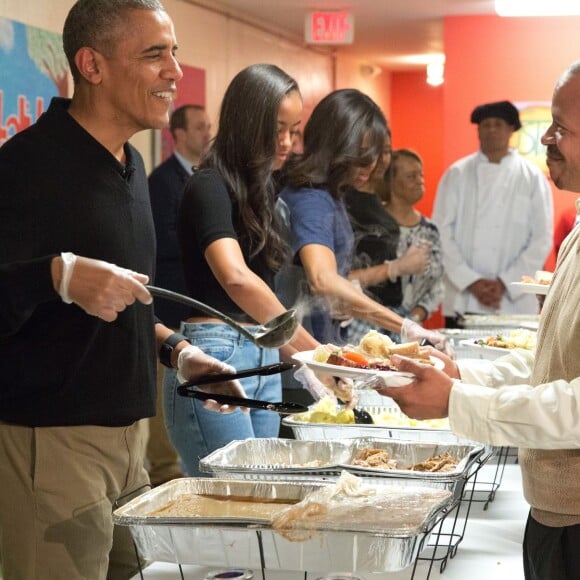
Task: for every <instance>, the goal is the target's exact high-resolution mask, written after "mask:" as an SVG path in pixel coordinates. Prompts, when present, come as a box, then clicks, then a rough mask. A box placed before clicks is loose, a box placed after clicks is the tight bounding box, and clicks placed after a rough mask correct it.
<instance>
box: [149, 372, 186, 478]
mask: <svg viewBox="0 0 580 580" xmlns="http://www.w3.org/2000/svg"><path fill="white" fill-rule="evenodd" d="M164 369H165V367H164V366H163V365H162V364H160V363H158V364H157V409H156V415H155V417H151V418H150V419H147V422H148V423H149V440H148V441H147V462H148V465H147V469H148V471H149V477H150V479H151V484H152V485H160V484H161V483H165V482H166V481H170V480H171V479H176V478H178V477H183V473H182V472H181V465H180V462H179V455H178V454H177V451H175V448H174V447H173V444H172V443H171V441H170V440H169V436H168V435H167V429H166V428H165V422H164V419H163V374H164Z"/></svg>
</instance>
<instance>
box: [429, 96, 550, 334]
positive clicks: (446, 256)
mask: <svg viewBox="0 0 580 580" xmlns="http://www.w3.org/2000/svg"><path fill="white" fill-rule="evenodd" d="M471 122H472V123H475V124H477V127H478V129H477V131H478V137H479V142H480V149H479V151H477V152H476V153H473V154H471V155H468V156H467V157H464V158H462V159H460V160H459V161H456V162H455V163H454V164H453V165H452V166H451V167H450V168H449V169H448V170H447V171H446V172H445V174H444V175H443V177H442V179H441V181H440V183H439V187H438V189H437V195H436V199H435V206H434V210H433V216H432V219H433V221H434V222H435V224H436V225H437V227H438V228H439V233H440V236H441V244H442V248H443V264H444V267H445V296H444V300H443V315H444V316H445V319H446V325H447V326H448V327H452V326H454V325H455V321H456V317H457V316H458V315H463V314H466V313H470V314H471V313H473V314H537V312H538V302H537V300H536V297H535V296H533V295H531V294H524V293H523V292H522V290H520V289H518V288H516V287H514V286H510V283H511V282H519V281H521V277H522V276H523V275H528V276H533V275H534V273H535V272H536V270H541V269H543V266H544V262H545V260H546V258H547V257H548V254H549V253H550V250H551V248H552V235H553V234H552V231H553V207H552V193H551V190H550V186H549V184H548V181H547V179H546V178H545V176H544V175H543V174H542V172H541V171H540V169H539V168H537V167H536V166H535V165H534V164H532V163H531V162H529V161H528V160H527V159H525V158H524V157H522V156H521V155H520V154H519V153H518V152H517V151H516V150H515V149H513V148H510V146H509V142H510V138H511V136H512V134H513V133H514V131H517V130H519V129H520V127H521V123H520V119H519V113H518V110H517V109H516V107H515V106H514V105H513V104H512V103H510V102H509V101H500V102H496V103H487V104H484V105H479V106H478V107H476V108H475V109H474V110H473V112H472V114H471Z"/></svg>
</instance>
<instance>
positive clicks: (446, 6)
mask: <svg viewBox="0 0 580 580" xmlns="http://www.w3.org/2000/svg"><path fill="white" fill-rule="evenodd" d="M185 1H186V2H190V3H191V4H197V5H202V6H204V7H206V8H209V9H212V10H216V11H219V12H223V13H229V14H230V15H232V16H234V17H236V18H239V19H242V20H246V21H248V22H250V23H252V24H257V25H261V26H264V27H265V28H267V29H269V30H273V31H274V32H276V33H278V34H280V35H281V36H283V37H286V38H288V39H290V40H292V41H294V42H301V43H302V42H304V22H305V17H306V14H307V13H308V12H310V11H315V10H348V11H350V12H351V13H352V14H353V15H354V28H355V33H354V43H353V44H352V45H349V46H341V47H337V49H338V50H339V51H340V52H341V53H346V54H348V55H350V56H354V57H356V58H359V59H361V60H363V61H366V62H368V63H369V64H374V65H378V66H381V67H384V68H389V69H401V68H414V66H418V65H419V64H422V65H423V66H424V64H425V63H426V62H428V61H429V55H433V54H437V53H442V52H443V17H444V16H447V15H460V14H494V13H495V12H494V8H493V6H494V2H493V0H185ZM414 60H416V61H417V62H416V63H415V64H413V61H414Z"/></svg>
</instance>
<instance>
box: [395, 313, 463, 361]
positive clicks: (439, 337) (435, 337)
mask: <svg viewBox="0 0 580 580" xmlns="http://www.w3.org/2000/svg"><path fill="white" fill-rule="evenodd" d="M400 334H401V342H413V341H417V342H418V343H419V344H420V343H421V341H422V340H423V339H426V340H428V341H429V342H430V343H431V344H432V345H433V346H434V347H435V348H436V349H437V350H440V351H442V352H445V353H447V354H449V355H452V354H453V349H452V348H451V347H450V346H449V344H448V343H447V338H446V337H445V336H444V335H443V334H440V333H439V332H435V331H434V330H427V329H426V328H423V327H422V326H421V325H420V324H417V323H416V322H413V321H412V320H411V319H409V318H405V319H403V324H402V325H401V333H400Z"/></svg>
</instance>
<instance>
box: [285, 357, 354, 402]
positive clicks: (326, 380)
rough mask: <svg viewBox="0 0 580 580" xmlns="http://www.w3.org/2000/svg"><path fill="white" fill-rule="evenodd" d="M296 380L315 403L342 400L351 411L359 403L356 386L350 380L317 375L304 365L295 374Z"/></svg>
mask: <svg viewBox="0 0 580 580" xmlns="http://www.w3.org/2000/svg"><path fill="white" fill-rule="evenodd" d="M294 378H295V379H296V380H297V381H299V382H300V383H302V386H303V387H304V388H305V389H306V390H307V391H308V392H309V393H310V394H311V395H312V397H313V398H314V400H315V401H320V399H322V398H324V397H330V398H332V399H334V400H336V399H337V398H338V399H340V400H341V401H342V402H343V403H346V408H348V409H351V408H352V407H354V406H355V405H356V403H357V401H358V397H357V396H356V394H355V392H354V385H353V383H352V381H351V380H350V379H338V378H336V377H332V376H330V375H316V374H315V373H314V371H313V370H312V369H310V368H308V367H307V366H306V365H302V366H300V367H299V368H298V370H297V371H295V373H294Z"/></svg>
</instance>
